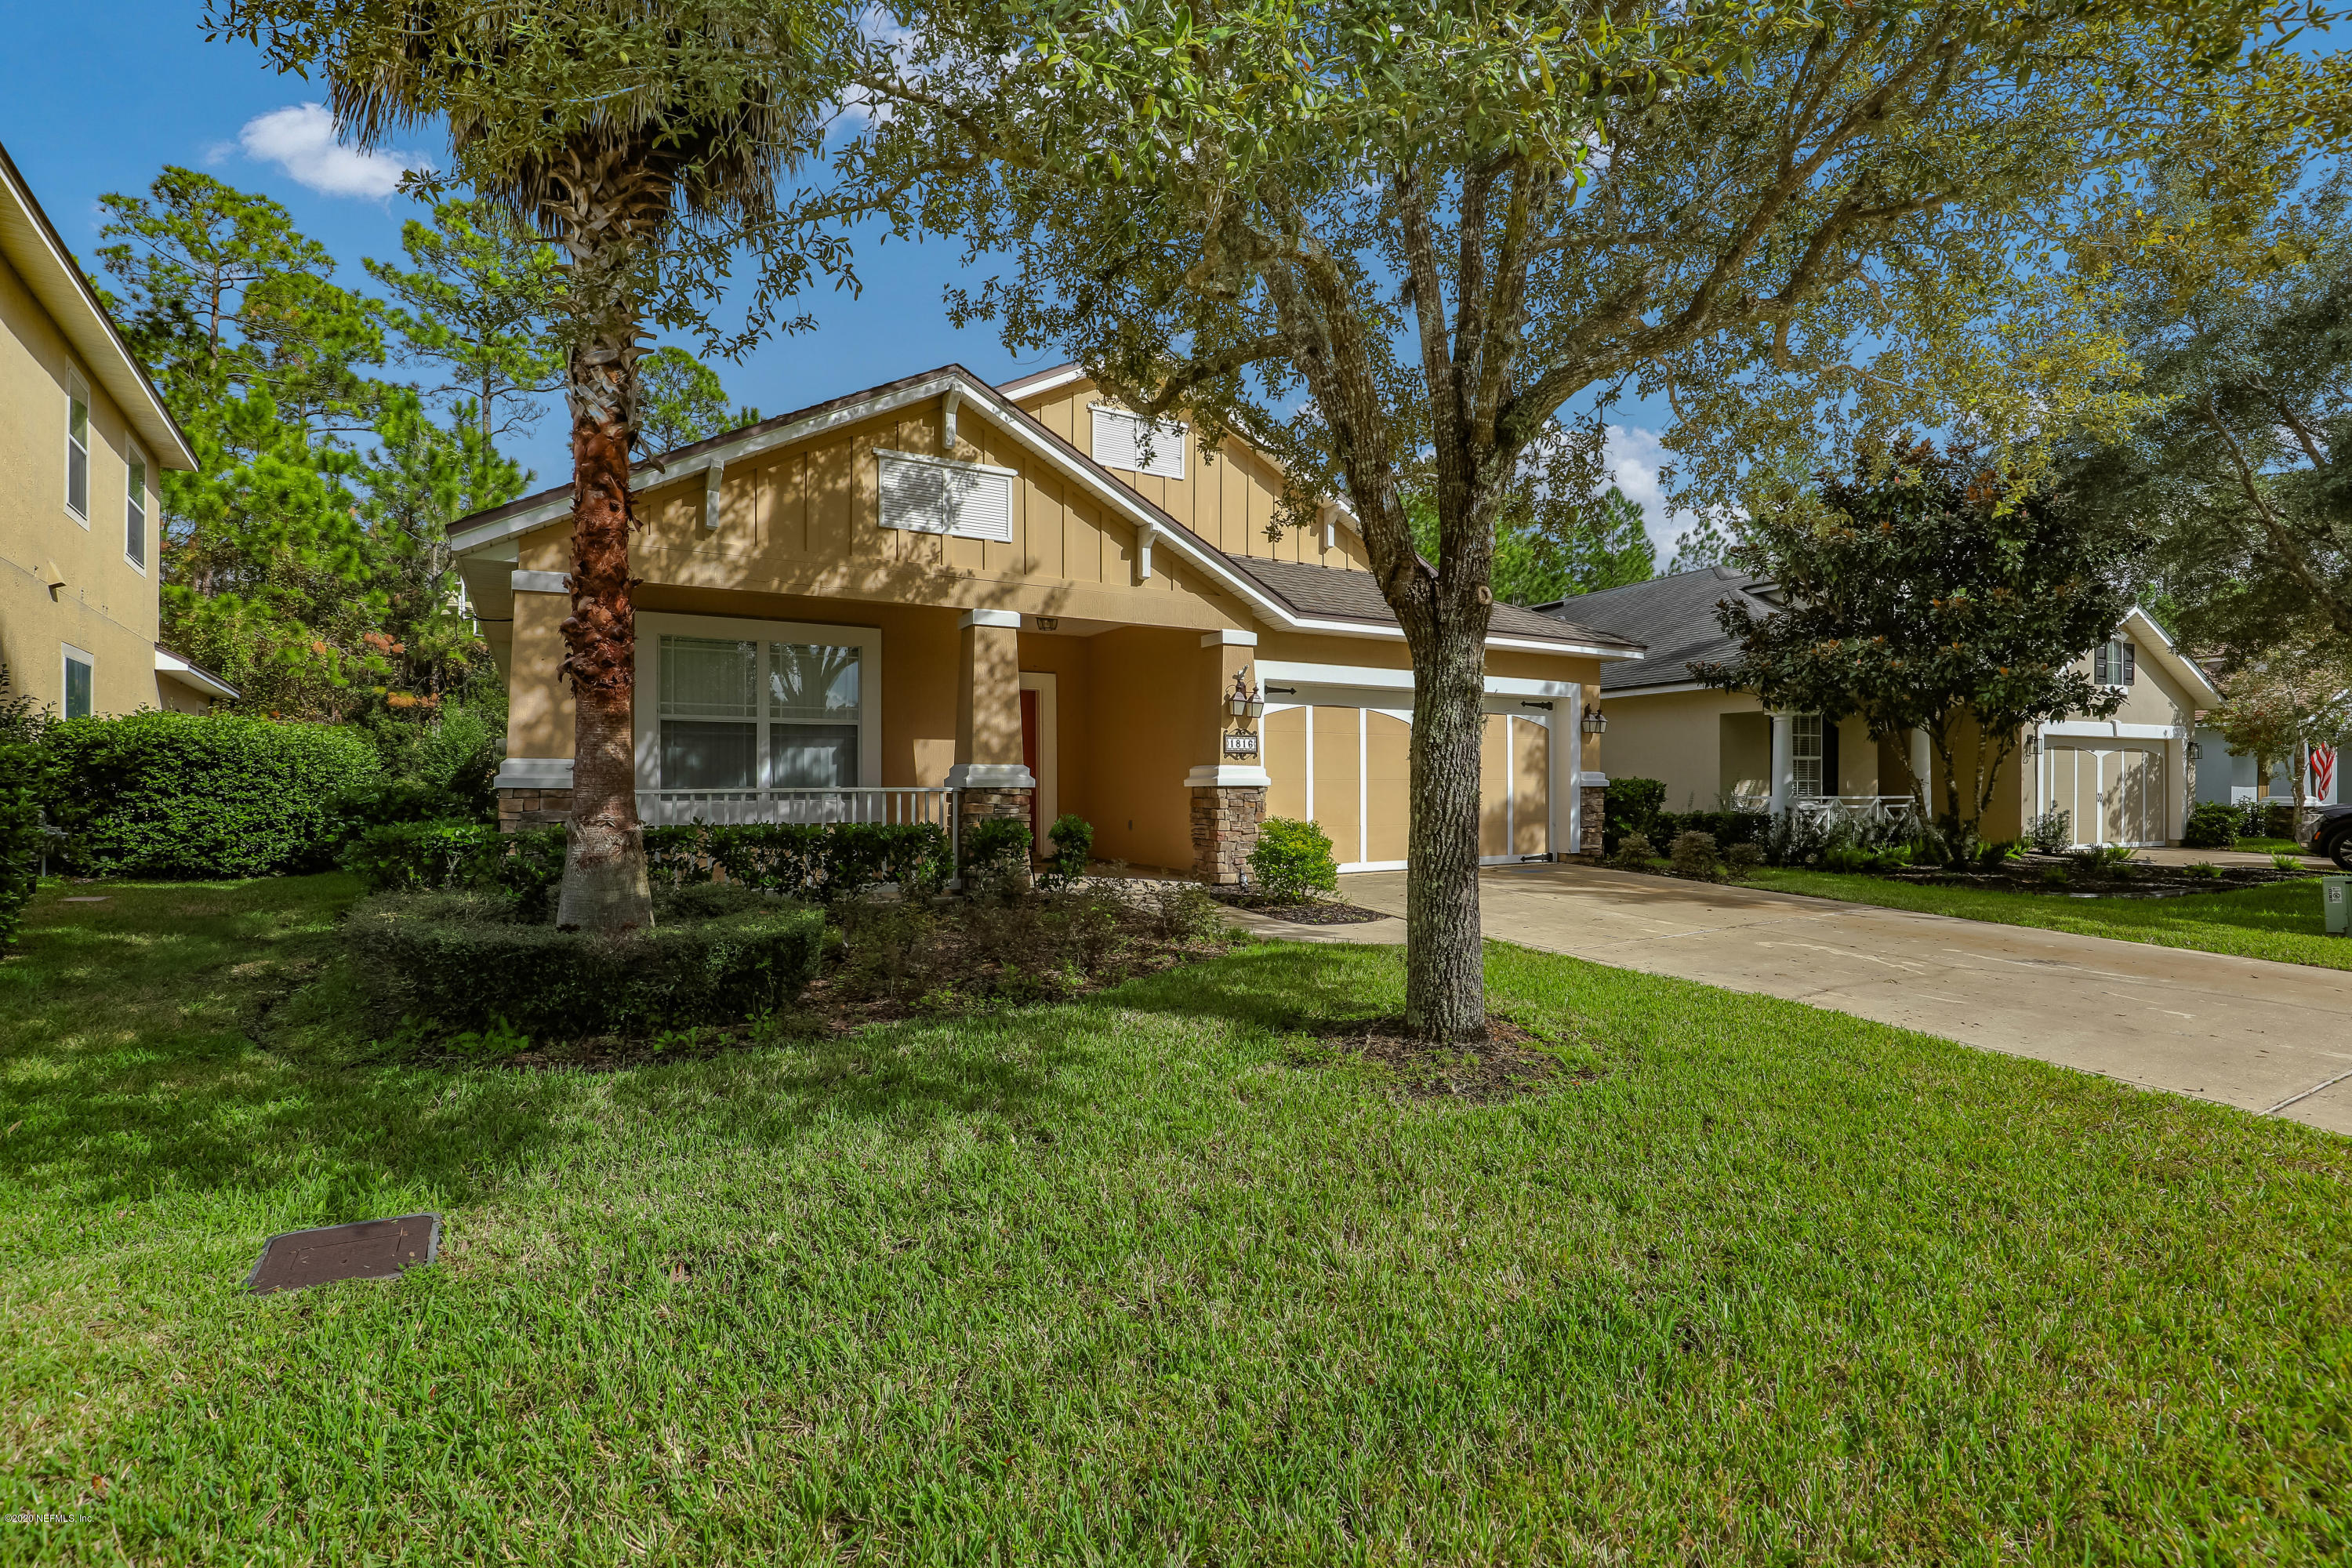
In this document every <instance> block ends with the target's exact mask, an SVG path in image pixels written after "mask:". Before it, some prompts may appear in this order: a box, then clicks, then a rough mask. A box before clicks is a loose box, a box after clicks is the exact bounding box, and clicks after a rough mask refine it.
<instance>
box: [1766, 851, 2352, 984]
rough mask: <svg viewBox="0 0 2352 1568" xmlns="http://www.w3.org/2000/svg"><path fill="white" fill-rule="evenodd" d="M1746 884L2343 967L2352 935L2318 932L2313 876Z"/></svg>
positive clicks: (2323, 927)
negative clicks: (2226, 889)
mask: <svg viewBox="0 0 2352 1568" xmlns="http://www.w3.org/2000/svg"><path fill="white" fill-rule="evenodd" d="M1749 882H1750V884H1751V885H1752V886H1755V887H1759V888H1770V889H1774V890H1775V891H1777V892H1783V893H1811V894H1813V895H1814V896H1816V897H1818V898H1824V899H1848V900H1853V902H1855V903H1858V904H1879V905H1883V906H1885V908H1887V909H1892V910H1925V911H1926V912H1927V913H1929V914H1937V915H1958V916H1959V917H1960V918H1961V919H1963V920H1971V921H1998V922H2000V924H2003V925H2013V926H2040V927H2042V929H2043V930H2045V931H2079V932H2080V933H2082V934H2083V935H2084V936H2111V937H2116V938H2118V939H2120V940H2121V941H2124V942H2155V943H2156V944H2158V946H2160V947H2193V948H2196V949H2198V950H2200V952H2227V953H2232V954H2235V955H2236V956H2238V957H2240V958H2274V959H2277V960H2278V961H2280V962H2281V963H2315V964H2318V965H2321V966H2322V967H2324V968H2328V969H2352V939H2347V938H2344V937H2340V936H2329V935H2328V934H2327V917H2326V911H2325V910H2324V909H2323V908H2322V906H2321V904H2320V901H2319V897H2320V887H2319V883H2318V882H2317V881H2316V880H2306V881H2300V882H2273V883H2271V884H2270V885H2269V886H2267V887H2262V888H2247V889H2241V890H2239V891H2236V892H2230V893H2190V894H2188V895H2186V896H2185V897H2182V898H2178V899H2076V898H2070V897H2068V896H2066V895H2065V894H2064V893H2056V894H2051V893H2009V892H1991V891H1982V890H1979V889H1974V888H1927V887H1918V886H1915V885H1913V884H1910V883H1906V882H1894V881H1889V880H1887V879H1885V878H1883V877H1864V876H1849V875H1844V874H1842V873H1839V872H1835V871H1801V870H1783V869H1775V868H1765V869H1762V870H1759V871H1758V872H1756V873H1755V874H1754V875H1753V876H1752V877H1750V878H1749Z"/></svg>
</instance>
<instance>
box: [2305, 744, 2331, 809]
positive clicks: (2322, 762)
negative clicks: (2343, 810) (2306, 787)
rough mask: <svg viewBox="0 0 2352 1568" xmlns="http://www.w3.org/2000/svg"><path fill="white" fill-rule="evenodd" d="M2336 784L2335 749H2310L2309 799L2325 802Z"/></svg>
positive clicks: (2315, 747)
mask: <svg viewBox="0 0 2352 1568" xmlns="http://www.w3.org/2000/svg"><path fill="white" fill-rule="evenodd" d="M2335 784H2336V748H2335V747H2333V746H2314V747H2312V748H2311V798H2312V799H2314V800H2323V801H2324V800H2326V798H2327V796H2328V793H2329V791H2330V790H2331V789H2332V788H2333V787H2334V786H2335Z"/></svg>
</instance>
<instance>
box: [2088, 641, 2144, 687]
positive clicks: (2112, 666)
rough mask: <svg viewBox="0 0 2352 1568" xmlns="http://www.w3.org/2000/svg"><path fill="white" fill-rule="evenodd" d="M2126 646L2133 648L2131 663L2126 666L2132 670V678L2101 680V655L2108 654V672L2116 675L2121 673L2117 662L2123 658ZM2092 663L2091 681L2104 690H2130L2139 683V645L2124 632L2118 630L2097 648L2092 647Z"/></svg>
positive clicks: (2110, 674)
mask: <svg viewBox="0 0 2352 1568" xmlns="http://www.w3.org/2000/svg"><path fill="white" fill-rule="evenodd" d="M2126 647H2128V648H2130V649H2131V660H2130V663H2129V665H2128V666H2127V667H2126V668H2129V669H2130V671H2131V675H2132V679H2128V680H2116V679H2107V680H2101V679H2099V659H2100V658H2101V656H2102V655H2103V654H2104V655H2105V656H2107V674H2108V675H2109V676H2110V677H2112V676H2114V675H2116V674H2117V673H2119V671H2118V669H2117V663H2118V661H2119V660H2120V659H2121V658H2122V650H2123V649H2125V648H2126ZM2090 665H2091V681H2092V684H2094V685H2095V686H2097V687H2098V688H2099V689H2101V690H2103V691H2129V690H2131V689H2133V688H2134V687H2135V686H2137V684H2138V678H2139V647H2138V645H2137V644H2136V643H2134V642H2133V641H2132V639H2131V638H2130V637H2126V636H2125V635H2124V634H2123V633H2122V632H2117V633H2116V634H2115V636H2113V637H2108V638H2106V639H2105V640H2104V641H2103V642H2101V643H2100V644H2099V646H2098V647H2095V648H2094V649H2092V650H2091V658H2090Z"/></svg>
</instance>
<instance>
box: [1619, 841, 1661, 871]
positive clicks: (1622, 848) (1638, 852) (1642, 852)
mask: <svg viewBox="0 0 2352 1568" xmlns="http://www.w3.org/2000/svg"><path fill="white" fill-rule="evenodd" d="M1656 858H1658V847H1657V846H1656V845H1654V844H1653V843H1651V842H1650V840H1649V838H1648V837H1647V836H1646V835H1644V834H1640V833H1628V834H1627V835H1625V837H1622V838H1621V839H1619V840H1618V841H1617V853H1616V854H1614V855H1612V856H1611V857H1610V859H1611V860H1612V862H1614V863H1615V864H1616V865H1619V866H1622V867H1623V868H1625V869H1626V870H1628V871H1646V870H1648V869H1649V868H1650V862H1652V861H1653V860H1655V859H1656Z"/></svg>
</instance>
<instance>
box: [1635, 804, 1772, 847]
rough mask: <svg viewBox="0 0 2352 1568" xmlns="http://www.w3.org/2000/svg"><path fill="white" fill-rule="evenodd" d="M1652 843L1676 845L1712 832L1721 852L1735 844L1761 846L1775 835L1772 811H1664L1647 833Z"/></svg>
mask: <svg viewBox="0 0 2352 1568" xmlns="http://www.w3.org/2000/svg"><path fill="white" fill-rule="evenodd" d="M1771 832H1772V814H1771V813H1770V812H1769V811H1662V812H1659V813H1657V814H1656V816H1654V817H1653V818H1652V819H1651V825H1650V826H1648V827H1646V828H1644V829H1643V834H1644V836H1645V837H1648V839H1649V840H1650V842H1651V843H1653V844H1658V843H1665V844H1672V843H1673V842H1674V841H1675V838H1676V837H1680V836H1681V835H1683V834H1685V833H1710V834H1713V835H1714V836H1715V845H1716V847H1717V848H1718V849H1728V848H1730V847H1732V846H1733V845H1735V844H1761V843H1763V842H1764V841H1765V840H1766V839H1767V838H1769V837H1770V836H1771Z"/></svg>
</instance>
